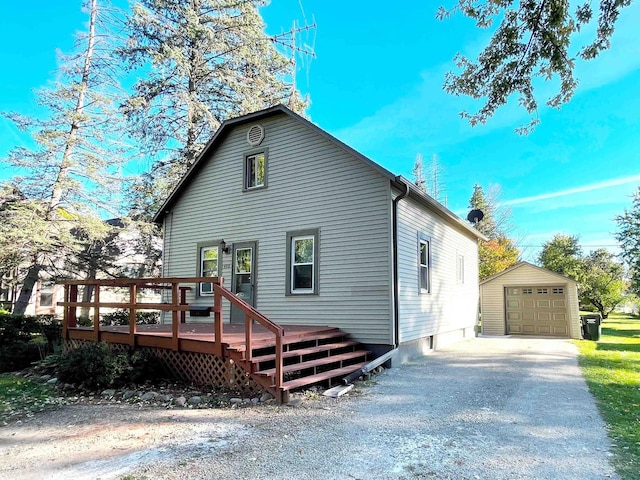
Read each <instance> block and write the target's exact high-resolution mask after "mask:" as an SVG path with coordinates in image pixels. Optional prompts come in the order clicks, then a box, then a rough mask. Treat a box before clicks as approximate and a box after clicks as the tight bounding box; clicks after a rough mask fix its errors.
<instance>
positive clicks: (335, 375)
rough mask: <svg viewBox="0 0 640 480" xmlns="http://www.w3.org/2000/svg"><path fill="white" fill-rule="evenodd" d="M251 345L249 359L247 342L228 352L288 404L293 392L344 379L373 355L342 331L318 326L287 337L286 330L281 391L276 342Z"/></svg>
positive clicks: (233, 347) (280, 399)
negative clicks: (277, 378) (278, 379)
mask: <svg viewBox="0 0 640 480" xmlns="http://www.w3.org/2000/svg"><path fill="white" fill-rule="evenodd" d="M251 345H252V352H251V355H250V356H249V355H247V354H246V343H245V342H238V343H231V344H226V345H225V351H226V352H227V355H228V356H229V357H231V358H232V359H233V360H234V361H235V362H236V363H238V364H239V365H240V366H241V367H242V368H243V369H244V370H245V371H246V372H247V373H249V374H250V375H251V377H252V378H253V379H254V380H255V381H256V382H257V383H258V384H260V385H261V386H262V387H264V388H265V389H266V390H267V391H269V392H270V393H271V394H272V395H274V397H275V398H276V399H277V400H278V401H279V402H287V401H288V398H289V392H290V391H291V390H295V389H299V388H303V387H307V386H310V385H314V384H318V383H321V382H328V383H331V382H332V381H335V380H341V379H342V378H343V377H345V376H346V375H348V374H350V373H353V372H355V371H356V370H358V369H360V368H362V366H364V365H366V363H367V361H368V359H369V355H370V353H371V352H369V351H367V350H364V349H363V348H362V346H361V344H360V343H358V342H356V341H353V340H349V338H348V335H347V334H346V333H345V332H343V331H341V330H340V329H339V328H333V327H318V329H316V330H313V331H309V332H305V333H296V334H293V335H286V328H285V335H283V337H282V350H283V351H282V359H283V369H282V371H283V374H284V382H283V383H282V386H281V387H280V388H278V387H277V386H276V382H275V375H276V368H275V361H276V354H275V348H276V347H275V339H274V340H266V339H262V340H256V341H253V342H252V344H251ZM247 357H249V360H247Z"/></svg>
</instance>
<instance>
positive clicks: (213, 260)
mask: <svg viewBox="0 0 640 480" xmlns="http://www.w3.org/2000/svg"><path fill="white" fill-rule="evenodd" d="M199 250H200V268H199V270H200V276H201V277H217V276H218V275H219V271H220V262H219V260H220V248H219V247H218V245H214V246H200V247H199ZM200 295H213V284H212V283H201V284H200Z"/></svg>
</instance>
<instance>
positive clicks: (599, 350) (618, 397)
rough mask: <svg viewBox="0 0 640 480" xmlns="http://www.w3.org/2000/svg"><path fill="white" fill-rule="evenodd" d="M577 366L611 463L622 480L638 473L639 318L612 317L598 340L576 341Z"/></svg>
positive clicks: (629, 316)
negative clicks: (604, 432)
mask: <svg viewBox="0 0 640 480" xmlns="http://www.w3.org/2000/svg"><path fill="white" fill-rule="evenodd" d="M576 344H577V345H578V349H579V350H580V359H579V362H580V366H581V367H582V371H583V373H584V376H585V378H586V380H587V384H588V385H589V389H590V390H591V393H592V394H593V396H594V397H595V399H596V402H597V404H598V408H599V409H600V413H601V414H602V416H603V418H604V420H605V421H606V422H607V425H608V430H609V437H610V438H611V440H612V442H613V444H614V447H613V453H614V455H615V456H614V458H613V463H614V466H615V468H616V470H617V472H618V473H619V475H620V477H621V478H622V479H623V480H631V479H637V478H638V472H640V318H638V317H634V316H631V315H622V314H612V315H610V316H609V318H608V319H607V320H605V321H604V322H603V324H602V336H601V337H600V341H598V342H592V341H590V340H580V341H576Z"/></svg>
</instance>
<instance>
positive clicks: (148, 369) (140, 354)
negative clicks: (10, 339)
mask: <svg viewBox="0 0 640 480" xmlns="http://www.w3.org/2000/svg"><path fill="white" fill-rule="evenodd" d="M46 363H47V366H48V367H52V366H53V367H54V370H55V374H56V376H57V377H58V378H59V379H60V380H62V381H64V382H67V383H77V384H81V385H83V386H84V387H86V388H89V389H93V390H95V389H99V388H117V387H121V386H124V385H127V384H132V383H140V382H143V381H145V380H156V379H158V378H160V377H161V376H162V374H163V373H164V372H163V369H162V367H161V365H160V362H159V361H158V359H157V358H156V357H154V356H152V355H150V354H147V353H146V352H144V351H140V350H127V351H125V352H117V351H115V350H113V349H111V348H110V347H109V345H108V344H106V343H103V342H100V343H87V344H84V345H82V346H81V347H79V348H74V349H72V350H68V351H66V352H64V353H62V354H61V355H59V356H57V358H56V359H55V361H52V360H50V359H49V360H48V361H47V362H46Z"/></svg>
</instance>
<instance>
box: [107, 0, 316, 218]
mask: <svg viewBox="0 0 640 480" xmlns="http://www.w3.org/2000/svg"><path fill="white" fill-rule="evenodd" d="M265 4H266V1H264V0H233V1H230V0H141V1H140V2H139V3H138V4H136V5H135V6H134V8H133V14H132V15H131V17H130V18H129V19H128V22H127V25H128V36H129V39H128V43H127V45H126V47H125V48H122V49H121V50H120V51H119V53H120V55H121V57H122V58H123V59H125V60H126V61H127V63H128V65H129V67H130V68H131V69H139V71H140V72H142V73H143V74H144V78H143V79H140V80H139V81H138V82H136V84H135V85H134V89H133V90H134V93H133V95H132V96H131V97H130V98H129V99H128V100H127V102H126V103H125V104H124V107H123V108H124V113H125V114H126V115H127V117H128V119H129V121H130V125H131V128H132V130H131V131H132V135H133V136H134V137H135V138H137V139H138V140H139V141H140V145H142V146H143V148H144V152H145V153H146V154H148V155H150V156H152V157H153V158H156V159H157V160H156V161H155V163H154V165H153V169H152V172H151V175H152V177H153V182H152V184H151V185H152V186H153V187H154V188H153V189H152V191H151V192H149V189H148V188H146V190H147V192H148V193H151V194H152V195H153V202H152V203H151V208H152V209H155V208H157V207H158V206H159V204H160V202H161V201H162V200H163V199H164V197H166V196H167V194H168V193H169V192H170V189H171V188H172V187H173V186H174V185H175V184H176V183H177V181H178V180H179V179H180V178H181V177H182V175H184V173H185V172H186V170H187V169H188V167H189V165H190V164H191V163H192V162H193V161H194V160H195V159H196V157H197V155H198V154H199V153H200V151H201V150H202V148H203V146H204V145H205V144H206V142H207V141H208V140H209V139H210V138H211V137H212V136H213V134H214V132H215V131H216V129H217V128H218V127H219V126H220V124H221V123H222V121H224V120H225V119H228V118H230V117H235V116H239V115H243V114H246V113H249V112H252V111H256V110H260V109H262V108H266V107H269V106H272V105H275V104H279V103H287V104H289V106H290V107H294V108H293V109H294V110H296V111H299V112H302V111H303V110H304V108H305V103H304V102H303V101H302V100H301V99H300V96H299V95H297V93H296V94H292V91H295V87H294V86H293V85H292V84H291V72H292V71H291V69H292V67H293V66H292V64H291V62H290V61H289V60H288V59H287V58H286V57H285V56H284V55H282V54H281V53H280V52H279V51H278V49H277V48H276V45H275V43H274V39H273V38H270V37H268V36H266V35H265V33H264V32H263V30H264V27H265V26H264V22H263V20H262V18H261V16H260V14H259V12H258V7H260V6H263V5H265ZM148 186H149V185H147V187H148ZM139 188H143V186H142V187H139Z"/></svg>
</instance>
